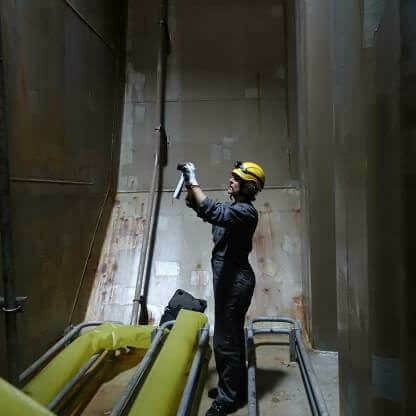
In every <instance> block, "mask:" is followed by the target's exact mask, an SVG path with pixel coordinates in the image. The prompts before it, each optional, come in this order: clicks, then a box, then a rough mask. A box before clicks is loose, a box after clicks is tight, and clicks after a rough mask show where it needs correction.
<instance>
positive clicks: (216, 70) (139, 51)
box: [87, 0, 303, 323]
mask: <svg viewBox="0 0 416 416" xmlns="http://www.w3.org/2000/svg"><path fill="white" fill-rule="evenodd" d="M158 12H159V9H158V4H155V3H154V2H150V1H142V2H134V1H131V2H129V16H128V22H129V25H128V34H127V63H126V68H127V75H126V78H127V84H126V88H125V107H124V120H123V133H122V150H121V162H120V174H119V188H118V191H119V193H118V196H117V201H118V202H117V204H118V205H116V206H115V208H114V211H113V219H112V222H111V225H110V228H109V230H108V233H107V239H106V243H105V248H104V251H103V253H102V256H101V260H100V266H99V269H98V272H97V279H96V283H95V289H94V292H93V293H92V297H91V300H90V308H89V311H88V314H87V317H88V319H101V318H105V319H109V318H112V319H122V320H124V321H128V320H129V311H130V309H131V301H130V305H128V306H127V305H125V304H124V303H123V302H124V299H125V297H124V294H123V295H121V294H120V292H119V291H118V289H117V290H116V289H115V288H116V287H118V285H119V282H120V281H123V282H124V283H123V284H124V285H125V293H130V294H132V293H134V290H133V287H134V285H133V284H132V282H135V279H136V275H137V268H138V256H139V255H140V246H141V240H142V236H141V232H142V231H141V230H142V225H140V227H138V226H135V224H134V218H135V216H139V217H140V218H141V214H138V212H140V210H139V207H141V206H145V204H146V198H147V190H148V188H149V183H150V176H151V170H152V169H151V167H152V164H153V161H152V157H153V156H152V155H153V151H154V145H155V143H154V136H153V129H154V127H155V126H154V96H155V69H156V53H157V31H158V25H157V24H156V22H157V21H158ZM195 16H204V18H203V19H195ZM285 17H286V14H285V8H284V3H283V2H282V1H280V0H262V1H258V2H256V3H253V2H248V1H244V0H241V1H237V0H235V1H218V0H210V1H187V0H184V1H179V2H174V3H170V4H169V29H170V38H171V54H170V55H169V58H168V77H167V91H166V129H167V133H168V139H169V142H170V145H169V149H168V152H169V163H168V166H167V167H166V169H165V174H164V187H165V188H173V187H174V186H175V185H176V182H177V180H178V172H177V171H176V165H177V163H179V162H183V161H184V160H192V161H193V162H194V163H195V164H196V165H197V168H198V177H199V178H200V181H201V184H202V185H203V187H207V188H211V189H216V191H212V192H209V194H210V195H211V196H214V197H216V198H218V199H220V200H227V196H226V195H225V193H224V192H223V191H221V189H225V184H226V183H227V182H228V177H229V172H230V170H231V168H232V165H233V163H234V161H235V160H256V161H258V162H259V163H261V164H263V165H264V167H265V170H266V174H267V185H268V186H271V187H272V188H273V186H281V187H285V186H286V185H291V184H292V181H293V180H295V179H297V178H296V177H293V174H292V172H291V170H290V166H289V157H288V152H289V148H292V147H293V143H289V136H288V119H287V118H288V117H287V107H288V105H287V104H288V103H287V99H288V97H287V95H288V93H287V88H288V86H287V62H286V53H285V48H286V44H285V42H286V32H285ZM230 22H233V23H232V30H230ZM291 139H292V140H293V137H291ZM294 160H296V158H294ZM292 167H293V166H292ZM294 171H296V169H295V170H294ZM289 188H290V186H289ZM171 195H172V194H171V193H169V192H164V193H163V196H162V202H161V208H160V212H159V221H158V227H157V235H156V241H155V249H154V256H153V264H152V271H151V282H150V287H149V298H148V302H149V305H150V312H151V317H152V318H153V319H154V320H155V321H157V320H158V318H159V317H160V315H161V313H162V311H163V309H164V307H165V306H166V304H167V302H168V300H169V299H170V297H171V296H172V295H173V293H174V291H175V290H176V289H177V288H183V289H185V290H187V291H189V292H191V293H192V294H193V295H195V296H197V297H202V298H205V299H207V300H208V309H207V313H208V316H209V319H210V321H211V323H213V299H212V286H211V280H212V273H211V265H210V256H211V249H212V242H211V229H210V226H209V225H208V224H204V223H203V222H202V221H201V220H200V219H199V218H197V217H196V215H195V214H194V213H193V212H192V211H190V210H189V209H188V208H186V207H185V205H184V202H183V201H180V202H178V201H175V202H173V201H172V199H171ZM256 206H257V208H258V210H259V225H258V228H257V231H256V235H255V237H254V247H253V253H252V254H251V256H250V259H251V263H252V265H253V268H254V270H255V272H256V276H257V286H256V291H255V295H254V299H253V304H252V307H251V308H250V311H249V316H255V315H264V314H272V315H276V314H279V315H287V316H292V317H297V318H299V319H301V320H302V321H303V309H302V308H303V306H302V285H301V270H300V257H301V254H300V222H299V218H300V206H299V192H298V191H297V190H295V189H267V190H264V191H263V192H262V193H261V194H260V195H259V197H258V200H257V201H256ZM137 210H139V211H137ZM122 218H124V220H122ZM126 218H128V219H129V220H128V227H127V228H126V229H123V228H122V223H123V221H126V220H125V219H126ZM131 227H132V228H131ZM134 232H136V233H138V234H139V235H137V236H136V237H135V238H136V239H135V240H134V241H135V243H134V244H133V245H130V246H128V247H127V248H126V249H125V250H124V251H123V250H122V251H120V250H118V249H117V248H116V247H118V246H116V245H115V243H114V241H116V239H117V238H118V239H119V241H122V240H123V239H124V238H125V236H126V235H131V233H134ZM120 233H126V234H125V235H124V236H121V235H120ZM116 236H117V237H116ZM130 241H133V240H130ZM117 244H120V243H119V242H118V243H117ZM137 244H138V245H139V246H137ZM113 263H117V265H118V267H117V271H115V272H113V271H112V269H111V266H109V265H111V264H113ZM104 264H106V267H105V268H104V269H103V265H104ZM108 270H110V271H108ZM115 290H116V292H114V291H115ZM103 293H105V294H104V295H103ZM112 293H116V296H115V297H113V298H110V296H111V295H110V294H112ZM117 296H119V297H117ZM101 297H102V299H103V304H102V305H100V304H99V303H97V302H98V300H99V299H100V298H101ZM131 299H133V295H131Z"/></svg>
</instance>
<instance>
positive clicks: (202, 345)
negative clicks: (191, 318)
mask: <svg viewBox="0 0 416 416" xmlns="http://www.w3.org/2000/svg"><path fill="white" fill-rule="evenodd" d="M208 343H209V326H208V325H206V326H205V327H204V328H203V329H201V331H200V333H199V334H198V349H197V351H196V353H195V356H194V359H193V361H192V367H191V370H190V372H189V376H188V380H187V382H186V386H185V389H184V391H183V394H182V399H181V402H180V404H179V408H178V411H177V413H176V416H189V415H190V412H191V409H192V403H193V401H194V398H195V392H196V388H197V386H198V381H199V377H200V375H201V368H202V365H203V361H204V356H205V353H206V351H207V348H208Z"/></svg>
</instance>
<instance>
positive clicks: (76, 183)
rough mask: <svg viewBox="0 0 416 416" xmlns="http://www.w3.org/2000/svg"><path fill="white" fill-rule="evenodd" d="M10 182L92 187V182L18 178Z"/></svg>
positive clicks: (13, 178) (12, 178) (14, 177)
mask: <svg viewBox="0 0 416 416" xmlns="http://www.w3.org/2000/svg"><path fill="white" fill-rule="evenodd" d="M10 180H11V181H12V182H35V183H53V184H59V185H94V182H92V181H74V180H72V179H50V178H20V177H16V176H12V177H11V178H10Z"/></svg>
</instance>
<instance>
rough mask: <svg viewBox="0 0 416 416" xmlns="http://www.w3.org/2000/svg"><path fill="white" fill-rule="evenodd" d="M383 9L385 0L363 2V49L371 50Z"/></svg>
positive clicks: (366, 0)
mask: <svg viewBox="0 0 416 416" xmlns="http://www.w3.org/2000/svg"><path fill="white" fill-rule="evenodd" d="M385 7H386V0H365V1H364V28H363V29H364V33H363V46H364V48H371V47H373V46H374V45H375V35H376V32H377V30H378V28H379V26H380V22H381V18H382V17H383V13H384V10H385Z"/></svg>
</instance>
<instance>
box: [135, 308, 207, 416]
mask: <svg viewBox="0 0 416 416" xmlns="http://www.w3.org/2000/svg"><path fill="white" fill-rule="evenodd" d="M206 323H207V317H206V315H204V314H203V313H199V312H192V311H188V310H184V309H182V310H181V311H180V312H179V314H178V317H177V319H176V322H175V325H174V326H173V328H172V331H171V332H170V334H169V336H168V338H167V340H166V341H165V343H164V345H163V347H162V349H161V350H160V352H159V354H158V356H157V358H156V360H155V362H154V364H153V367H152V369H151V370H150V372H149V375H148V376H147V377H146V380H145V382H144V384H143V387H142V388H141V389H140V391H139V394H138V395H137V397H136V400H135V401H134V403H133V406H132V408H131V410H130V412H129V416H170V415H176V412H177V410H178V406H179V403H180V400H181V396H182V393H183V389H184V388H185V384H186V380H187V377H188V372H189V369H190V367H191V365H192V360H193V357H194V353H195V350H196V347H197V339H198V337H197V336H198V331H199V330H200V329H201V328H202V327H203V326H204V325H205V324H206Z"/></svg>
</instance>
